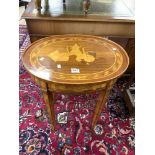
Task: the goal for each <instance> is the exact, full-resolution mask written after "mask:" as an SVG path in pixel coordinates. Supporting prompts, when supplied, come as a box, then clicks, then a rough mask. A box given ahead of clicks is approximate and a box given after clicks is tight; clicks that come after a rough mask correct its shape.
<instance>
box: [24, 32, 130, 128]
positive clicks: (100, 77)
mask: <svg viewBox="0 0 155 155" xmlns="http://www.w3.org/2000/svg"><path fill="white" fill-rule="evenodd" d="M23 64H24V66H25V68H26V69H27V71H28V72H29V73H30V74H31V75H32V77H33V79H34V80H35V81H36V82H37V83H38V84H39V85H40V87H41V89H42V91H43V95H44V99H45V101H46V105H47V109H48V112H49V115H50V116H51V120H52V124H53V129H54V124H55V114H54V107H52V105H53V98H51V97H53V94H54V92H63V93H83V92H84V93H88V92H90V91H100V95H99V100H98V103H97V105H96V110H95V113H94V117H93V122H92V126H93V127H94V125H95V124H96V122H97V119H98V117H99V114H100V112H101V110H102V107H103V105H105V102H106V99H107V97H108V94H109V91H110V89H111V88H112V86H113V84H114V83H115V81H116V79H117V78H118V77H120V76H121V75H122V74H123V73H124V72H125V71H126V69H127V67H128V65H129V58H128V55H127V54H126V52H125V50H124V49H123V48H122V47H121V46H119V45H118V44H116V43H114V42H112V41H110V40H108V39H104V38H101V37H97V36H90V35H77V34H75V35H57V36H51V37H47V38H43V39H41V40H38V41H36V42H34V43H32V44H31V45H30V46H29V47H28V48H27V49H26V51H25V53H24V55H23ZM51 103H52V104H51Z"/></svg>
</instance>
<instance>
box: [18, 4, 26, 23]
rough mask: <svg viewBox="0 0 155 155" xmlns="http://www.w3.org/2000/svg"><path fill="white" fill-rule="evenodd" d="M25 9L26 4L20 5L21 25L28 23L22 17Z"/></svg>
mask: <svg viewBox="0 0 155 155" xmlns="http://www.w3.org/2000/svg"><path fill="white" fill-rule="evenodd" d="M24 11H25V6H21V7H19V25H26V22H25V19H21V16H22V14H23V13H24Z"/></svg>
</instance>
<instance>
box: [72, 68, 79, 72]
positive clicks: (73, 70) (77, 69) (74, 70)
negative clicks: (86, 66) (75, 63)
mask: <svg viewBox="0 0 155 155" xmlns="http://www.w3.org/2000/svg"><path fill="white" fill-rule="evenodd" d="M71 73H80V69H79V68H71Z"/></svg>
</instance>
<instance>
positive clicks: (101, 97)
mask: <svg viewBox="0 0 155 155" xmlns="http://www.w3.org/2000/svg"><path fill="white" fill-rule="evenodd" d="M111 87H112V83H109V84H108V85H107V87H106V89H105V90H102V91H100V92H99V97H98V101H97V104H96V108H95V112H94V116H93V120H92V128H93V129H94V127H95V125H96V123H97V120H98V118H99V116H100V114H101V112H102V109H103V107H104V106H105V103H106V101H107V98H108V95H109V93H110V89H111Z"/></svg>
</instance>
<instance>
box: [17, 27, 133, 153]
mask: <svg viewBox="0 0 155 155" xmlns="http://www.w3.org/2000/svg"><path fill="white" fill-rule="evenodd" d="M19 35H20V40H19V50H20V54H19V61H20V66H19V97H20V98H19V145H20V146H19V154H20V155H134V154H135V142H134V139H135V136H134V134H135V130H134V129H135V128H134V123H135V122H134V121H135V120H134V117H129V112H128V109H127V107H126V105H125V103H124V100H123V98H122V92H121V90H122V88H123V87H124V86H125V84H126V79H125V78H124V79H123V78H122V79H119V80H118V81H117V83H116V84H115V86H114V87H113V89H112V92H111V95H110V97H109V99H108V101H107V104H106V107H105V108H104V109H103V110H102V113H101V115H100V118H99V120H98V123H97V125H96V126H95V128H94V129H91V120H92V114H93V111H94V108H95V104H96V101H97V97H98V94H97V93H95V94H91V95H90V94H89V95H88V94H86V95H79V96H73V95H64V94H55V104H54V109H55V112H56V119H57V120H56V121H57V125H56V131H54V132H53V131H51V125H50V121H49V118H48V114H47V112H46V109H45V103H44V101H43V98H42V94H41V91H40V88H39V86H38V85H36V84H35V83H34V82H33V81H32V79H31V78H30V75H29V74H28V73H27V72H26V70H25V69H24V67H23V65H22V61H21V57H22V54H23V51H24V49H25V48H26V47H27V46H28V45H29V44H30V40H29V36H28V32H27V29H26V27H25V26H20V27H19Z"/></svg>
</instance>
